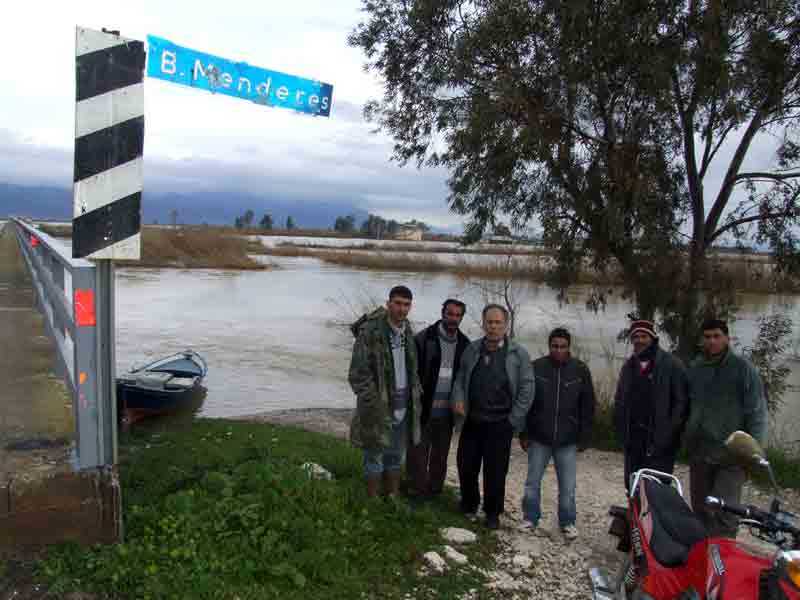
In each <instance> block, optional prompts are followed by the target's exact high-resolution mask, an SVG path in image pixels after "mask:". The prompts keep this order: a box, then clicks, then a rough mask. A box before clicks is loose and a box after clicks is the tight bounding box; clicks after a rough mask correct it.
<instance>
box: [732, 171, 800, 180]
mask: <svg viewBox="0 0 800 600" xmlns="http://www.w3.org/2000/svg"><path fill="white" fill-rule="evenodd" d="M797 177H800V171H794V172H792V173H760V172H753V173H739V174H738V175H737V176H736V177H734V179H733V180H734V181H742V180H744V179H770V180H772V181H784V180H786V179H795V178H797Z"/></svg>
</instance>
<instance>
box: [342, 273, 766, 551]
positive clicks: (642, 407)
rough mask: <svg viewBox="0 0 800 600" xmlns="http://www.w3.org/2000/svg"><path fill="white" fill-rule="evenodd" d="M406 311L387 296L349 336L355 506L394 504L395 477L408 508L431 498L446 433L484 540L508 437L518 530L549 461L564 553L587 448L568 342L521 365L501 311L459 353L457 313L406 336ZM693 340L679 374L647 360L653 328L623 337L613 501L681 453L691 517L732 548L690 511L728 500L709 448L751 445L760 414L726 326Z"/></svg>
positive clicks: (499, 506) (730, 482)
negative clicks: (383, 500)
mask: <svg viewBox="0 0 800 600" xmlns="http://www.w3.org/2000/svg"><path fill="white" fill-rule="evenodd" d="M412 301H413V296H412V293H411V291H410V290H409V289H408V288H407V287H405V286H395V287H394V288H392V289H391V291H390V292H389V299H388V301H387V303H386V306H385V308H384V307H381V308H379V309H377V310H375V311H374V312H372V313H371V314H369V315H366V316H365V317H364V318H362V319H360V320H359V322H358V323H357V324H356V326H355V327H354V332H353V333H354V334H355V335H356V342H355V345H354V347H353V356H352V360H351V363H350V371H349V381H350V385H351V387H352V389H353V391H354V392H355V394H356V397H357V408H356V412H355V415H354V418H353V422H352V425H351V430H350V437H351V441H352V443H353V444H354V445H356V446H358V447H360V448H361V449H362V450H363V460H364V473H365V478H366V484H367V495H368V496H371V497H372V496H376V495H378V494H379V493H381V490H382V491H383V493H384V494H385V495H387V496H396V495H397V494H398V492H399V487H400V480H401V473H402V468H403V465H404V464H407V472H408V477H409V483H410V493H411V494H413V495H414V496H416V497H417V498H419V499H427V498H432V497H435V496H436V495H438V494H440V493H441V492H442V489H443V487H444V481H445V477H446V474H447V460H448V455H449V451H450V443H451V439H452V435H453V431H454V430H456V431H460V436H459V442H458V452H457V466H458V475H459V483H460V508H461V510H462V511H463V512H464V513H465V514H467V515H469V516H475V515H477V511H478V508H479V507H480V506H481V503H482V506H483V512H484V513H485V517H486V521H485V523H486V526H487V527H488V528H490V529H497V528H498V527H499V517H500V514H501V513H502V512H503V510H504V505H505V487H506V475H507V473H508V468H509V461H510V456H511V446H512V442H513V439H514V437H515V436H516V437H517V438H518V440H519V444H520V447H521V448H522V449H523V450H524V451H525V452H526V453H527V457H528V474H527V479H526V482H525V489H524V495H523V501H522V511H523V515H524V521H523V523H522V525H521V528H522V529H523V530H530V531H537V529H538V525H539V520H540V518H541V499H540V495H541V482H542V478H543V476H544V472H545V470H546V468H547V465H548V464H549V462H550V461H551V460H553V462H554V464H555V468H556V475H557V479H558V521H559V526H560V527H561V530H562V532H563V534H564V536H565V538H566V539H568V540H572V539H575V538H576V537H577V535H578V531H577V528H576V526H575V522H576V502H575V487H576V478H577V477H576V472H577V454H578V453H579V452H582V451H583V450H585V449H586V448H587V446H588V445H589V442H590V441H591V433H592V423H593V419H594V411H595V394H594V387H593V384H592V377H591V373H590V371H589V368H588V367H587V365H586V364H584V363H583V362H582V361H580V360H578V359H576V358H575V357H573V356H572V355H571V353H570V346H571V342H572V339H571V335H570V333H569V331H567V330H566V329H564V328H556V329H554V330H553V331H552V332H551V333H550V335H549V337H548V346H549V352H548V354H547V355H545V356H543V357H541V358H539V359H537V360H536V361H533V362H532V361H531V359H530V357H529V355H528V352H527V351H526V350H525V348H523V347H522V346H521V345H519V344H518V343H516V342H514V341H513V340H511V339H509V338H508V336H507V329H508V318H509V314H508V311H507V310H506V308H505V307H503V306H500V305H497V304H488V305H486V306H485V307H484V308H483V310H482V315H481V317H482V327H483V332H484V336H483V337H481V338H480V339H478V340H475V341H470V340H469V339H468V338H467V337H466V336H465V335H464V334H463V333H462V331H461V328H460V326H461V322H462V320H463V318H464V315H465V313H466V310H467V307H466V305H465V304H464V303H463V302H461V301H459V300H456V299H448V300H445V302H444V304H443V305H442V312H441V319H439V320H438V321H437V322H436V323H434V324H433V325H431V326H430V327H428V328H426V329H424V330H422V331H421V332H419V333H418V334H417V335H416V336H415V335H414V332H413V330H412V328H411V326H410V324H409V322H408V314H409V311H410V310H411V305H412ZM702 329H703V355H702V356H701V357H700V358H698V359H697V360H695V361H694V362H693V363H692V364H691V366H690V367H689V368H688V369H687V368H686V367H685V366H684V364H683V363H682V362H681V361H680V360H679V359H678V358H677V357H675V356H673V355H672V354H670V353H669V352H667V351H665V350H664V349H662V348H661V347H660V346H659V340H658V336H657V335H656V332H655V328H654V325H653V323H651V322H649V321H643V320H641V321H634V322H633V323H632V324H631V327H630V339H631V342H632V345H633V355H632V356H631V357H630V358H629V359H628V360H627V361H626V363H625V364H624V365H623V367H622V369H621V371H620V375H619V380H618V385H617V392H616V396H615V404H614V427H615V433H616V436H617V440H618V441H619V442H620V443H621V444H622V446H623V448H624V451H625V475H624V482H625V486H626V489H627V488H629V486H630V484H631V476H632V474H633V473H635V472H636V471H638V470H639V469H642V468H651V469H655V470H658V471H662V472H666V473H671V472H672V470H673V468H674V465H675V460H676V457H677V454H678V451H679V450H680V447H681V444H682V443H683V444H685V445H686V446H687V448H688V449H689V452H690V456H691V457H692V460H691V475H690V479H691V481H690V486H691V492H692V493H691V497H692V507H693V509H694V510H695V512H697V513H698V514H699V515H700V516H701V518H703V520H704V521H705V523H706V525H707V527H708V529H709V532H710V533H712V534H715V535H727V536H732V537H735V535H736V522H735V520H731V519H730V518H728V517H727V516H726V515H725V514H722V513H712V512H709V511H707V510H706V507H705V504H704V499H705V496H707V495H716V496H720V497H722V498H724V499H726V500H728V501H738V500H739V496H740V493H741V488H742V485H743V483H744V478H745V475H744V472H743V471H742V469H741V468H739V467H738V466H736V465H735V464H734V463H733V462H732V461H730V460H729V458H728V456H727V454H726V452H725V449H724V445H723V444H724V441H725V439H726V438H727V436H728V435H729V434H730V433H731V432H733V431H735V430H744V431H747V432H748V433H750V434H751V435H753V437H755V438H756V439H757V440H758V441H759V442H761V443H763V442H764V439H765V437H766V427H767V413H766V403H765V400H764V396H763V393H762V387H761V382H760V379H759V376H758V373H757V371H756V370H755V369H754V367H753V366H752V365H751V364H750V363H749V362H748V361H746V360H745V359H743V358H741V357H739V356H737V355H736V354H734V353H733V351H732V350H731V349H730V347H729V337H728V328H727V325H726V323H725V322H723V321H719V320H709V321H706V322H705V323H704V324H703V327H702ZM481 470H482V471H483V497H482V499H481V490H480V486H479V476H480V474H481Z"/></svg>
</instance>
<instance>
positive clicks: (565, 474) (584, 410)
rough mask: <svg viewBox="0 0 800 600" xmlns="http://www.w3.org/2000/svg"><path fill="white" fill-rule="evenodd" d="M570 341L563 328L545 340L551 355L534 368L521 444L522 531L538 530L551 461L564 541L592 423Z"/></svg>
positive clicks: (585, 378)
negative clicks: (524, 460) (524, 471)
mask: <svg viewBox="0 0 800 600" xmlns="http://www.w3.org/2000/svg"><path fill="white" fill-rule="evenodd" d="M571 341H572V338H571V336H570V334H569V332H568V331H567V330H566V329H564V328H562V327H559V328H556V329H554V330H553V331H552V332H551V333H550V335H549V337H548V347H549V350H550V352H549V354H547V355H546V356H542V357H541V358H539V359H537V360H536V361H534V363H533V374H534V376H535V378H536V391H535V393H534V398H536V401H535V402H534V403H533V405H532V406H531V409H530V411H529V412H528V418H527V420H526V431H525V433H524V434H522V435H520V437H519V444H520V446H521V447H522V449H523V450H525V451H526V452H527V453H528V477H527V479H526V480H525V494H524V496H523V498H522V512H523V516H524V521H523V523H522V526H521V529H522V530H536V527H537V526H538V524H539V518H540V517H541V514H542V511H541V487H542V477H543V476H544V472H545V469H546V468H547V465H548V463H549V462H550V459H551V458H552V459H553V462H554V463H555V466H556V475H557V476H558V523H559V526H560V527H561V531H562V532H563V534H564V537H565V538H566V539H567V540H574V539H575V538H576V537H578V530H577V528H576V527H575V518H576V508H575V480H576V475H577V462H578V461H577V452H579V451H583V450H584V449H586V447H587V446H588V444H589V440H590V437H591V433H592V420H593V419H594V386H593V385H592V375H591V373H590V372H589V367H587V366H586V364H584V363H583V362H582V361H580V360H578V359H576V358H573V357H572V355H571V354H570V350H569V349H570V343H571Z"/></svg>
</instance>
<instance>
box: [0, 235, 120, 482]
mask: <svg viewBox="0 0 800 600" xmlns="http://www.w3.org/2000/svg"><path fill="white" fill-rule="evenodd" d="M11 223H12V224H13V226H14V228H15V233H16V235H17V240H18V242H19V244H20V248H21V250H22V255H23V258H24V259H25V263H26V265H27V266H28V270H29V272H30V275H31V279H32V281H33V284H34V288H35V289H36V296H37V304H38V306H39V308H40V310H41V311H42V313H43V315H44V317H45V319H44V321H45V329H46V332H47V335H48V337H50V338H51V339H53V340H54V341H55V342H56V346H57V349H58V352H57V353H56V356H57V360H58V363H59V365H58V366H57V369H56V370H57V371H62V372H63V373H65V374H66V377H64V380H65V382H66V384H67V387H68V388H69V390H70V393H71V395H72V399H73V414H74V417H75V435H76V440H75V442H76V450H77V461H76V462H77V465H76V466H77V468H79V469H91V468H96V467H102V466H107V465H112V464H115V463H116V459H117V455H116V448H117V406H116V378H115V368H116V366H115V351H114V349H115V343H114V341H115V340H114V326H115V324H114V270H113V269H114V267H113V265H112V264H111V263H110V261H99V262H98V263H97V265H95V264H92V263H90V262H89V261H86V260H83V259H73V258H71V257H70V256H69V248H68V247H66V246H64V245H63V244H61V243H59V242H58V241H57V240H54V239H53V238H51V237H50V236H48V235H47V234H45V233H44V232H42V231H39V230H38V229H34V228H32V227H31V226H29V225H27V224H25V223H23V222H22V221H20V220H19V219H12V220H11ZM33 238H35V239H36V245H35V246H34V245H32V244H33V243H32V239H33ZM66 273H69V274H70V275H71V279H72V285H71V289H66V288H67V287H68V286H67V285H66ZM67 336H69V337H70V338H71V339H72V348H70V347H69V344H68V342H67Z"/></svg>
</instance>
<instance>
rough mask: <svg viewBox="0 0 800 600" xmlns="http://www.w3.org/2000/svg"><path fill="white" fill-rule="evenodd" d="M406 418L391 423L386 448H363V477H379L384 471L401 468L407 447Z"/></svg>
mask: <svg viewBox="0 0 800 600" xmlns="http://www.w3.org/2000/svg"><path fill="white" fill-rule="evenodd" d="M407 438H408V416H407V415H406V416H405V417H404V418H403V420H402V421H400V422H399V423H392V433H391V437H390V445H389V447H388V448H375V449H373V448H364V475H366V476H367V477H369V476H370V475H380V474H381V473H383V472H385V471H399V470H400V469H402V468H403V462H404V461H405V456H406V447H407V446H408V439H407Z"/></svg>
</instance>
